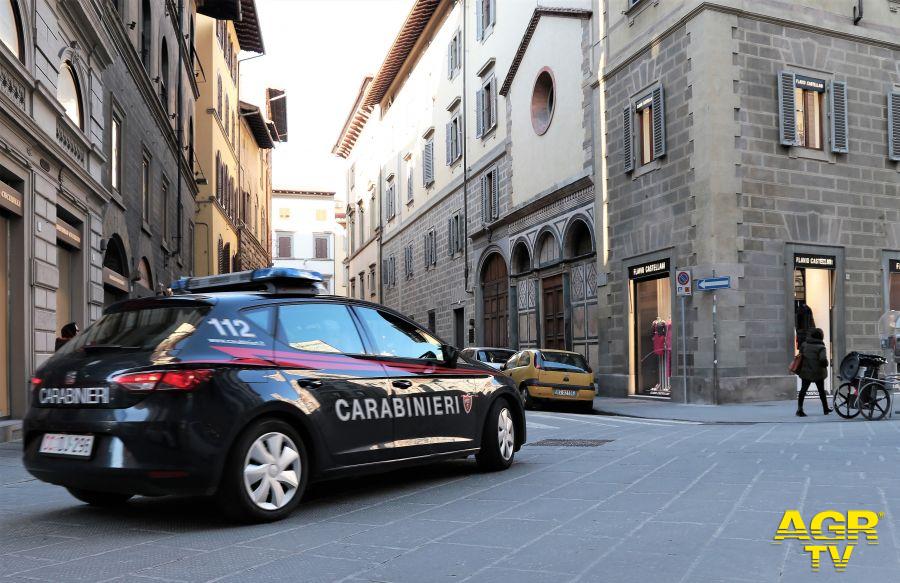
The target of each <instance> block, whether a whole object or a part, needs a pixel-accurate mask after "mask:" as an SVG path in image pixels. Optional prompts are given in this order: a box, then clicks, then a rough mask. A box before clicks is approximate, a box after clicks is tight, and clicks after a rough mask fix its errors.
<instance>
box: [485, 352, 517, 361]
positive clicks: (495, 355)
mask: <svg viewBox="0 0 900 583" xmlns="http://www.w3.org/2000/svg"><path fill="white" fill-rule="evenodd" d="M513 354H514V353H513V351H512V350H482V351H481V355H482V356H483V358H481V359H480V360H481V362H489V363H491V364H503V363H504V362H506V361H507V360H509V357H510V356H512V355H513Z"/></svg>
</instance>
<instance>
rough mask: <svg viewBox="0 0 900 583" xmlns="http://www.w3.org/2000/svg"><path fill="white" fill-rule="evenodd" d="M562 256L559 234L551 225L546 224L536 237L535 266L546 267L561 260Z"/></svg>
mask: <svg viewBox="0 0 900 583" xmlns="http://www.w3.org/2000/svg"><path fill="white" fill-rule="evenodd" d="M561 258H562V249H561V246H560V238H559V234H558V233H557V232H556V229H554V228H553V227H551V226H545V227H544V228H543V229H541V230H540V231H538V234H537V237H535V239H534V266H535V268H541V267H546V266H548V265H553V264H554V263H557V262H559V260H560V259H561Z"/></svg>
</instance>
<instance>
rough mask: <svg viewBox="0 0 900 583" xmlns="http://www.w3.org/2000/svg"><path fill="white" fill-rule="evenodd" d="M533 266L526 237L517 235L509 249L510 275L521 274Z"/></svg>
mask: <svg viewBox="0 0 900 583" xmlns="http://www.w3.org/2000/svg"><path fill="white" fill-rule="evenodd" d="M532 266H533V261H532V256H531V246H530V245H529V244H528V239H526V238H525V237H519V239H518V240H517V241H516V242H515V243H514V244H513V246H512V251H510V260H509V267H510V273H511V274H512V275H521V274H523V273H528V272H529V271H531V269H532Z"/></svg>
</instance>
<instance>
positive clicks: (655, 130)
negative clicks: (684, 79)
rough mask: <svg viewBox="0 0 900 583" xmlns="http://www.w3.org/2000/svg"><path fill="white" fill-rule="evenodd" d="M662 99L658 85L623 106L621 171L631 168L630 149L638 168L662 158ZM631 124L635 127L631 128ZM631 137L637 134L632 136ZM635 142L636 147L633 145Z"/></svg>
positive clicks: (663, 152) (632, 160) (664, 139)
mask: <svg viewBox="0 0 900 583" xmlns="http://www.w3.org/2000/svg"><path fill="white" fill-rule="evenodd" d="M665 119H666V118H665V100H664V94H663V88H662V86H657V87H656V88H655V89H653V90H652V91H651V92H650V93H649V94H646V95H644V96H642V97H640V98H638V99H637V100H635V101H634V102H633V105H632V104H629V105H628V106H626V107H625V114H624V120H623V124H622V130H623V148H622V152H623V157H624V166H625V172H631V171H633V170H634V167H635V159H634V158H635V156H634V147H635V145H636V146H637V159H638V162H639V164H640V165H641V166H646V165H647V164H649V163H650V162H653V161H654V160H657V159H659V158H661V157H662V156H665V154H666V122H665ZM635 125H637V127H636V129H635ZM633 134H637V135H636V136H634V135H633ZM635 142H636V144H635Z"/></svg>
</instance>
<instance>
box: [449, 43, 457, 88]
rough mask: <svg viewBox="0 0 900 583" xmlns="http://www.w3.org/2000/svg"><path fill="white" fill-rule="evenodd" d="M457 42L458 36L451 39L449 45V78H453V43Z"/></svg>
mask: <svg viewBox="0 0 900 583" xmlns="http://www.w3.org/2000/svg"><path fill="white" fill-rule="evenodd" d="M455 42H456V37H454V38H452V39H450V44H449V45H447V78H448V79H452V78H453V45H454V43H455Z"/></svg>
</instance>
